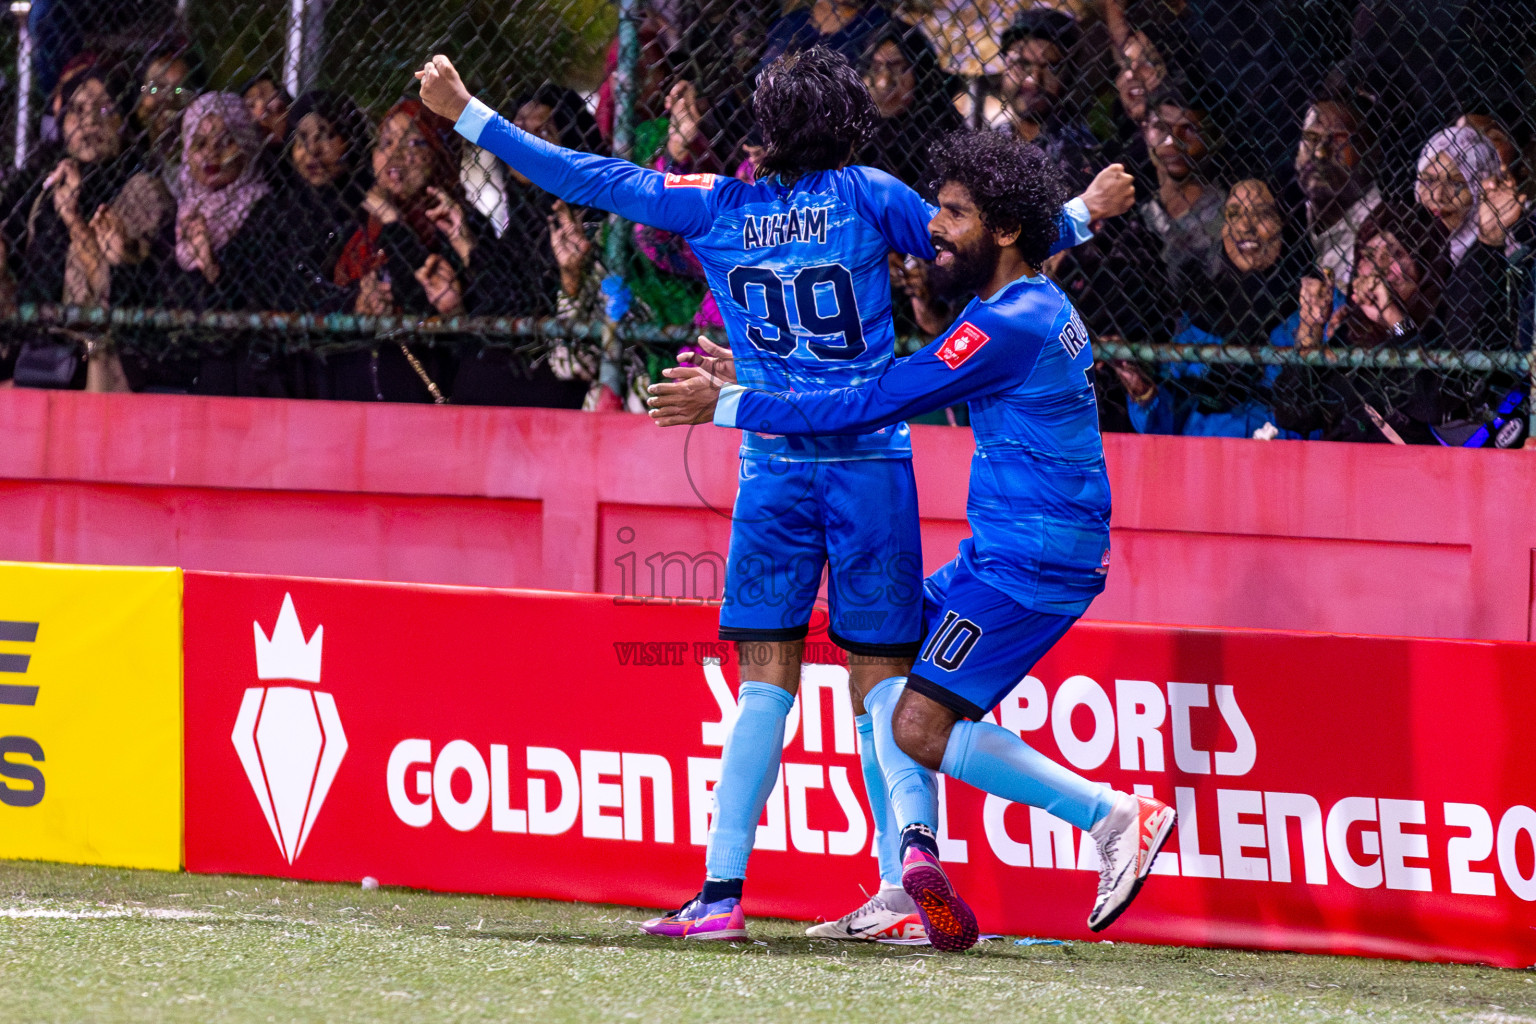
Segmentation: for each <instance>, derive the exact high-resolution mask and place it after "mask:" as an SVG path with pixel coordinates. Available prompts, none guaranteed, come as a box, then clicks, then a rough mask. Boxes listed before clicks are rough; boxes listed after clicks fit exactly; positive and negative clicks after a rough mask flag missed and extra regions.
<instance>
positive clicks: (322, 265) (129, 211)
mask: <svg viewBox="0 0 1536 1024" xmlns="http://www.w3.org/2000/svg"><path fill="white" fill-rule="evenodd" d="M12 11H13V13H14V14H15V15H16V17H15V18H14V19H13V20H12V22H11V23H10V24H9V25H8V26H7V27H8V29H9V32H10V35H9V36H8V37H6V38H3V39H0V46H3V47H4V48H5V53H6V54H7V56H8V57H9V59H10V60H11V63H10V64H9V65H8V66H6V67H5V69H4V70H5V74H6V80H7V86H8V89H7V92H6V95H7V96H8V97H9V98H10V100H11V101H12V102H11V104H10V106H9V107H8V109H7V111H6V117H8V118H9V121H8V122H6V123H4V127H5V130H6V131H7V137H8V138H10V139H12V140H13V145H12V153H13V157H14V159H13V160H11V161H9V164H10V172H9V173H8V175H7V176H6V177H5V179H4V182H3V185H0V241H3V243H4V246H5V263H4V266H5V271H6V272H5V273H4V274H3V275H0V306H3V308H0V313H3V314H4V315H5V317H6V321H7V323H6V326H4V327H3V328H0V330H3V333H0V353H3V354H0V375H5V376H11V375H14V377H15V380H16V382H17V383H18V384H22V385H30V386H54V387H80V386H87V387H91V388H98V389H117V390H122V389H133V390H176V391H191V392H195V393H210V394H242V395H288V396H295V397H321V398H343V399H364V400H381V399H382V400H401V401H429V400H439V401H442V400H449V401H454V402H460V403H465V404H476V403H488V404H522V405H555V406H562V405H563V406H572V407H575V406H580V405H582V404H583V403H585V404H587V405H588V406H589V407H591V406H593V405H598V406H604V405H607V406H617V405H622V404H625V403H626V402H627V403H628V404H629V405H630V407H632V408H638V407H639V399H638V394H639V391H640V388H641V386H642V385H643V384H644V383H645V382H646V381H647V380H649V379H651V378H654V376H655V375H656V374H657V372H658V370H659V368H660V367H661V366H663V365H666V364H668V363H669V362H670V361H671V360H672V359H673V358H674V356H675V354H676V351H677V348H678V346H679V344H685V343H686V342H687V340H688V339H689V338H690V337H691V336H692V335H693V333H694V332H695V331H696V330H700V329H702V330H718V329H719V326H720V319H719V316H718V313H717V312H716V310H715V307H714V302H713V299H712V297H711V296H710V295H709V293H708V290H707V288H706V286H705V282H704V280H703V275H702V272H701V270H700V267H699V264H698V261H697V260H696V259H695V258H694V256H693V254H692V253H691V252H690V250H689V249H688V247H687V245H686V244H685V243H684V242H683V241H682V240H681V239H679V238H677V237H674V236H670V235H668V234H666V233H664V232H660V231H657V230H654V229H652V228H648V227H645V226H643V225H630V224H622V223H618V222H616V221H614V220H612V219H611V218H609V217H607V216H606V215H604V214H601V213H600V212H595V211H589V210H581V209H571V208H568V207H566V206H565V205H564V204H562V203H560V202H557V201H556V200H555V199H554V198H553V197H551V196H549V195H547V194H544V193H542V192H540V191H539V190H538V189H537V188H536V187H534V186H532V185H531V184H529V183H528V182H526V181H524V180H522V179H521V178H520V177H519V176H518V175H517V174H516V173H515V172H513V171H512V170H511V169H509V168H507V167H505V166H503V165H500V164H498V163H497V162H495V161H494V160H492V159H490V158H489V157H488V156H487V155H486V154H484V153H482V152H480V151H478V150H475V149H473V147H465V146H462V145H461V144H460V141H459V139H458V138H457V136H456V135H454V133H453V132H452V131H451V127H450V126H448V125H447V124H445V123H444V122H442V121H441V120H440V119H437V118H435V117H434V116H433V115H431V114H430V113H428V112H426V111H424V110H423V109H422V108H421V107H420V106H419V105H417V104H415V103H414V102H413V100H412V99H411V97H412V96H413V95H414V88H413V87H412V86H413V83H412V80H411V72H412V71H413V70H414V69H415V68H416V67H418V66H419V65H420V63H421V61H422V60H423V59H424V57H425V56H427V55H428V54H430V53H432V52H444V53H448V54H450V55H451V56H452V57H453V58H454V60H455V62H456V63H457V64H458V66H459V67H460V69H461V70H462V71H463V72H464V74H465V77H466V79H467V80H468V82H469V84H470V86H471V89H472V90H473V91H475V92H476V94H477V95H479V96H481V97H482V98H484V99H486V100H487V101H489V102H491V103H492V105H494V106H496V107H498V108H499V109H500V110H502V111H503V112H504V113H506V114H507V115H508V116H509V117H513V118H515V120H516V121H517V123H518V124H519V125H521V126H522V127H524V128H525V129H527V130H528V131H531V132H534V133H535V134H538V135H541V136H543V137H544V138H546V139H549V140H550V141H553V142H558V143H560V144H562V145H566V146H569V147H573V148H577V149H582V150H588V151H594V152H606V153H612V154H614V155H618V156H623V157H626V158H629V159H633V160H635V161H636V162H638V163H641V164H644V165H646V166H651V167H655V168H658V169H662V170H667V171H672V172H678V173H698V172H708V173H715V174H723V175H737V176H741V177H747V178H750V177H752V176H753V175H754V173H755V167H756V164H755V161H756V160H757V159H758V158H759V157H760V155H761V147H760V140H759V139H758V138H757V136H756V132H755V128H754V124H753V118H752V116H751V104H750V97H751V91H752V87H753V81H754V77H755V71H756V70H757V69H758V68H760V67H762V66H763V65H764V64H765V63H767V62H768V61H771V60H772V59H774V58H775V57H777V56H778V55H780V54H782V53H786V52H789V51H792V50H795V49H798V48H802V47H806V46H810V45H815V44H821V45H826V46H829V47H831V48H833V49H835V50H838V51H839V52H841V53H843V54H844V55H846V56H847V57H848V59H849V60H850V61H851V62H853V63H854V64H855V65H856V66H857V67H858V68H859V69H860V71H861V72H862V74H863V76H864V80H865V82H866V84H867V85H868V86H869V89H870V91H871V94H872V96H873V98H874V100H875V103H876V106H877V108H878V110H879V113H880V120H879V123H878V126H877V128H876V130H875V132H874V135H873V137H872V138H871V139H870V140H869V142H868V144H867V146H866V147H865V149H864V151H863V152H862V153H860V154H859V157H858V158H859V160H860V162H863V163H868V164H872V165H874V166H878V167H881V168H883V169H885V170H887V171H889V172H891V173H892V174H894V175H896V176H897V177H899V178H901V179H902V180H904V181H906V182H908V183H910V184H913V185H914V186H917V187H918V188H920V189H921V188H923V187H925V185H926V182H925V170H926V168H925V153H926V150H927V146H928V144H929V143H930V142H931V141H932V140H933V139H934V138H935V137H937V136H938V135H940V134H942V133H944V132H946V131H949V130H952V129H955V128H960V127H963V126H966V125H970V126H973V127H987V128H991V129H994V130H997V131H1002V132H1011V133H1014V134H1016V135H1017V136H1019V137H1021V138H1024V139H1027V140H1031V141H1034V142H1036V143H1037V144H1039V145H1041V146H1042V147H1043V148H1044V149H1045V150H1046V152H1047V153H1048V154H1049V155H1050V156H1051V157H1052V158H1053V160H1055V161H1056V162H1057V163H1058V164H1059V166H1060V167H1061V170H1062V173H1063V175H1064V177H1065V178H1066V179H1067V181H1068V182H1069V184H1071V185H1072V186H1074V187H1076V188H1081V187H1083V186H1084V185H1086V183H1087V182H1088V181H1089V180H1090V179H1091V178H1092V176H1093V175H1094V174H1095V173H1096V172H1097V171H1098V170H1100V169H1101V168H1102V167H1104V166H1106V165H1107V164H1109V163H1111V162H1119V163H1122V164H1124V165H1125V167H1126V169H1127V170H1128V171H1130V173H1131V174H1132V175H1133V176H1134V177H1135V179H1136V182H1137V193H1138V196H1137V199H1138V201H1137V205H1136V207H1135V208H1134V209H1133V210H1132V211H1131V212H1130V213H1128V214H1126V215H1125V216H1123V217H1118V218H1114V219H1112V220H1109V221H1106V222H1104V223H1102V224H1098V225H1095V228H1096V233H1095V236H1094V238H1093V239H1092V240H1091V241H1089V242H1087V243H1085V244H1083V245H1082V246H1079V247H1078V248H1076V249H1073V250H1071V251H1069V252H1067V253H1064V254H1062V255H1060V256H1059V257H1057V258H1056V259H1055V260H1053V261H1052V264H1051V265H1050V266H1049V267H1048V268H1047V270H1048V272H1049V273H1050V274H1051V275H1052V276H1053V277H1054V278H1055V279H1056V280H1057V282H1058V283H1059V284H1061V286H1062V287H1063V288H1064V289H1065V290H1066V291H1067V293H1068V294H1069V295H1070V296H1071V298H1072V299H1073V301H1074V303H1075V304H1076V305H1077V307H1078V309H1079V310H1080V311H1081V313H1082V315H1083V317H1084V319H1085V320H1086V321H1087V323H1088V325H1089V326H1090V328H1091V329H1092V331H1093V333H1094V338H1095V345H1096V352H1097V354H1098V355H1099V357H1100V363H1099V369H1098V373H1097V381H1098V385H1099V389H1100V407H1101V411H1102V418H1103V425H1104V427H1105V429H1106V430H1124V431H1130V430H1134V431H1141V432H1148V433H1183V434H1214V435H1226V436H1245V437H1246V436H1255V435H1256V436H1260V437H1265V436H1279V437H1303V438H1327V439H1345V440H1362V441H1378V442H1379V441H1401V442H1408V443H1441V444H1452V445H1463V444H1465V445H1473V446H1477V445H1489V446H1506V447H1507V446H1510V445H1518V444H1519V443H1520V442H1521V441H1522V440H1523V439H1524V437H1525V436H1526V429H1525V428H1526V423H1527V416H1528V415H1529V408H1528V405H1529V403H1528V401H1527V394H1528V392H1529V386H1528V381H1529V379H1530V373H1531V369H1530V359H1529V358H1528V356H1529V352H1530V350H1531V346H1532V335H1533V331H1532V319H1533V317H1532V311H1533V302H1536V289H1533V281H1536V274H1533V260H1532V258H1531V257H1532V253H1533V252H1536V248H1533V245H1536V220H1533V218H1532V215H1531V211H1530V203H1529V202H1528V198H1527V197H1528V196H1530V195H1532V194H1533V193H1532V192H1531V191H1530V190H1529V188H1528V171H1529V169H1530V168H1531V166H1532V157H1533V154H1532V153H1530V152H1529V150H1530V149H1531V143H1532V112H1533V110H1536V104H1533V102H1532V100H1533V96H1536V45H1533V44H1536V27H1533V26H1536V19H1532V18H1531V16H1530V11H1529V9H1528V7H1527V5H1525V4H1523V3H1515V2H1513V0H1480V2H1473V0H1235V2H1233V0H1054V2H1051V3H1045V2H1031V0H897V2H896V3H895V6H887V5H885V4H882V3H880V2H877V0H867V2H863V3H859V2H840V0H814V2H812V3H810V4H809V5H806V4H801V5H799V6H794V5H793V3H791V5H790V6H787V7H786V6H785V5H784V4H783V3H781V2H780V0H619V3H618V6H614V4H612V3H610V2H608V0H549V2H544V3H526V2H525V3H515V4H513V3H507V4H493V3H489V2H486V0H475V2H471V3H468V4H463V5H401V4H390V5H385V4H382V3H375V2H371V0H331V2H329V3H327V2H326V0H289V2H288V3H280V2H278V0H225V2H222V3H219V4H213V3H208V2H207V0H180V2H179V3H177V2H172V0H106V2H101V0H97V2H92V3H85V2H81V0H38V2H34V3H32V4H30V5H29V4H25V3H22V4H14V5H12ZM891 279H892V289H893V294H894V295H895V299H896V302H895V316H896V320H897V329H898V333H899V334H901V335H902V336H903V338H904V339H905V340H904V344H906V345H907V346H909V347H910V346H913V345H918V344H921V343H923V342H924V341H925V340H926V339H928V338H931V337H933V336H935V335H936V334H937V333H939V332H941V331H943V330H944V329H945V328H946V327H947V326H948V322H949V320H950V318H951V317H952V316H953V314H954V312H955V311H954V310H953V309H950V308H946V307H945V306H944V304H943V303H941V302H939V301H938V300H937V299H935V298H933V297H931V296H929V294H928V292H927V287H926V273H925V267H924V265H923V264H922V262H921V261H916V260H912V259H910V258H908V259H905V260H902V259H898V258H896V257H895V256H893V258H892V262H891ZM963 416H964V410H950V411H948V412H947V413H946V414H944V415H942V416H940V417H939V421H940V422H943V421H946V420H947V421H950V422H958V421H961V420H962V418H963Z"/></svg>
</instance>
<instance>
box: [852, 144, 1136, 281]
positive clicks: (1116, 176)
mask: <svg viewBox="0 0 1536 1024" xmlns="http://www.w3.org/2000/svg"><path fill="white" fill-rule="evenodd" d="M852 170H853V171H854V172H855V173H853V174H850V175H849V176H848V178H847V179H846V182H845V187H846V188H847V189H848V192H849V196H848V198H849V199H850V200H851V202H852V203H853V206H854V208H855V209H856V210H858V211H859V215H860V216H861V217H863V218H864V219H865V220H867V221H869V222H870V223H871V224H873V225H875V227H876V228H877V229H878V230H879V231H880V234H881V235H882V236H883V237H884V238H885V241H886V244H888V245H889V246H890V247H891V248H892V249H894V250H896V251H897V252H899V253H902V254H904V255H907V256H916V257H918V258H919V259H925V260H931V259H933V257H934V251H933V240H932V237H931V236H930V235H929V232H928V222H929V221H930V220H932V219H933V215H934V213H935V212H936V211H937V207H935V206H933V205H932V204H931V203H929V202H928V201H927V200H926V199H924V198H923V197H922V196H920V195H918V194H917V193H916V192H914V191H913V190H912V188H911V187H910V186H908V185H906V184H905V183H903V182H901V181H899V180H897V179H896V178H894V177H892V176H891V175H889V174H886V173H885V172H884V171H879V170H875V169H874V168H870V167H859V168H853V169H852ZM1134 205H1136V182H1135V179H1133V178H1132V177H1131V176H1130V175H1129V174H1127V173H1125V167H1124V166H1123V165H1121V164H1110V165H1109V166H1108V167H1106V168H1104V169H1103V170H1102V171H1100V172H1099V173H1098V174H1097V175H1096V176H1095V177H1094V179H1093V181H1092V182H1091V183H1090V184H1089V185H1088V188H1087V189H1086V190H1084V192H1083V194H1082V195H1080V196H1076V197H1075V198H1073V199H1071V200H1069V201H1068V202H1067V203H1066V204H1065V205H1064V206H1062V208H1061V233H1060V235H1059V236H1058V237H1057V239H1056V242H1055V244H1054V245H1052V246H1051V252H1052V254H1055V253H1058V252H1061V251H1063V250H1065V249H1070V248H1072V247H1073V246H1077V245H1081V244H1083V243H1084V242H1086V241H1088V239H1090V238H1092V237H1093V230H1092V228H1091V226H1090V225H1092V224H1093V223H1094V222H1095V221H1101V220H1107V219H1109V218H1111V217H1118V216H1120V215H1121V214H1123V213H1125V212H1126V211H1127V210H1129V209H1130V208H1131V207H1132V206H1134Z"/></svg>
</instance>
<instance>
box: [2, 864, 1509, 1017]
mask: <svg viewBox="0 0 1536 1024" xmlns="http://www.w3.org/2000/svg"><path fill="white" fill-rule="evenodd" d="M850 895H851V896H855V897H856V896H857V894H856V893H855V894H850ZM643 916H646V915H645V912H644V911H641V910H636V909H633V908H630V907H614V906H590V905H583V904H572V903H553V902H546V901H540V900H502V899H491V898H487V897H478V896H453V895H442V894H434V893H422V892H414V891H406V890H399V889H381V890H377V891H373V892H365V891H363V890H362V889H361V888H360V887H359V886H356V885H319V884H311V883H304V882H281V881H276V880H273V879H264V878H236V877H230V876H199V875H185V874H164V873H159V872H152V871H126V870H116V869H103V868H84V867H73V866H63V865H52V864H32V863H14V862H11V863H7V862H0V1021H5V1022H7V1024H21V1022H32V1021H48V1022H54V1021H70V1022H73V1021H89V1022H93V1024H94V1022H116V1021H155V1022H160V1021H177V1022H179V1021H189V1022H222V1021H319V1022H327V1024H346V1022H352V1021H390V1022H412V1021H508V1020H529V1021H553V1022H566V1021H571V1022H574V1021H621V1022H622V1021H630V1020H635V1021H657V1022H665V1024H682V1022H691V1021H699V1022H723V1021H785V1022H813V1024H814V1022H823V1021H825V1022H836V1024H860V1022H864V1021H869V1022H878V1024H891V1022H898V1024H900V1022H913V1024H950V1022H954V1024H1002V1022H1007V1021H1053V1022H1076V1021H1083V1022H1092V1024H1115V1022H1122V1021H1126V1022H1129V1021H1177V1022H1185V1021H1265V1022H1282V1024H1283V1022H1290V1021H1356V1020H1360V1021H1365V1020H1369V1021H1381V1022H1385V1021H1413V1022H1419V1021H1485V1022H1515V1021H1530V1022H1532V1024H1536V972H1533V971H1502V970H1495V969H1491V968H1482V967H1452V966H1444V965H1435V964H1407V963H1391V962H1383V961H1372V960H1359V959H1353V958H1345V957H1315V956H1300V955H1294V954H1281V953H1245V952H1232V951H1220V950H1199V949H1177V948H1166V947H1157V946H1135V945H1129V944H1126V943H1116V944H1107V943H1083V942H1078V943H1073V944H1071V945H1069V946H1065V947H1062V946H1033V947H1022V946H1015V945H1014V944H1013V942H1012V941H1011V940H998V941H992V942H987V943H983V944H982V945H980V946H978V947H977V948H976V949H974V950H972V951H971V952H969V953H964V954H958V955H956V954H950V955H939V954H934V953H933V952H932V951H931V950H929V949H927V948H926V947H899V946H865V945H862V944H861V945H858V946H853V945H848V944H836V943H832V942H825V941H813V940H810V939H807V938H806V937H805V936H804V934H803V932H802V927H803V926H801V925H798V924H794V923H792V922H785V921H769V920H755V921H753V922H752V929H753V934H754V939H755V941H754V942H752V943H749V944H726V943H721V944H703V943H699V944H684V943H674V942H667V941H664V940H660V939H652V938H648V937H645V936H642V935H639V934H638V933H637V932H636V929H635V927H634V924H633V922H635V921H638V920H640V919H641V918H642V917H643Z"/></svg>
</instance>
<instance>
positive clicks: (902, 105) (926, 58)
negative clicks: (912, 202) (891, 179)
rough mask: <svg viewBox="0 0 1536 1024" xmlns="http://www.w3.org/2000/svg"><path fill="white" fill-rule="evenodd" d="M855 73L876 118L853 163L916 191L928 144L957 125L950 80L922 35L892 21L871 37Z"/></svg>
mask: <svg viewBox="0 0 1536 1024" xmlns="http://www.w3.org/2000/svg"><path fill="white" fill-rule="evenodd" d="M859 69H860V73H861V74H862V75H863V77H864V84H865V85H866V86H868V87H869V95H870V97H871V98H872V99H873V100H874V101H875V110H876V111H877V112H878V113H879V115H880V119H879V120H878V121H876V122H875V127H874V131H873V132H872V133H871V134H870V138H869V141H868V143H866V145H865V146H864V149H863V151H862V152H860V154H859V156H858V162H859V163H862V164H868V165H869V166H871V167H878V168H880V169H881V170H883V171H888V172H890V173H891V174H893V175H895V176H896V177H897V178H900V179H901V180H902V181H903V182H905V183H906V184H908V185H910V186H912V187H914V188H918V187H921V183H922V182H923V177H924V175H925V174H926V172H927V170H928V168H927V157H928V144H929V143H930V142H931V141H932V140H933V139H935V138H937V137H938V136H940V135H943V134H945V133H947V132H951V131H954V130H955V129H957V128H959V127H960V126H961V117H960V114H959V113H958V112H957V111H956V110H955V107H954V104H953V103H951V102H950V86H951V84H952V81H951V79H950V77H949V76H948V75H946V74H945V73H944V72H943V71H941V70H940V69H939V62H938V60H937V59H936V58H935V57H934V55H933V47H932V45H930V44H929V42H928V39H927V37H925V36H924V35H923V34H922V32H921V31H920V30H918V29H916V28H908V27H907V26H905V25H901V24H899V23H895V22H893V23H891V24H890V25H888V26H886V27H885V28H883V29H881V30H880V32H879V33H877V34H876V36H875V38H874V40H873V41H872V42H871V43H870V45H869V48H868V49H866V50H865V51H864V56H863V59H862V61H861V62H860V67H859Z"/></svg>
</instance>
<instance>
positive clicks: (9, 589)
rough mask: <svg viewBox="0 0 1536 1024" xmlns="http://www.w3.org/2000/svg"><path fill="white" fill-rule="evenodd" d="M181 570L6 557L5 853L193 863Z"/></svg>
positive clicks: (0, 817)
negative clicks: (187, 822) (185, 807)
mask: <svg viewBox="0 0 1536 1024" xmlns="http://www.w3.org/2000/svg"><path fill="white" fill-rule="evenodd" d="M181 746H182V730H181V570H180V569H122V568H111V567H105V566H81V565H33V564H27V563H18V562H0V857H6V858H26V859H35V860H56V861H72V862H76V863H81V864H111V865H119V866H123V867H138V868H161V869H164V870H169V871H174V870H176V869H177V868H179V867H180V866H181Z"/></svg>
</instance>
